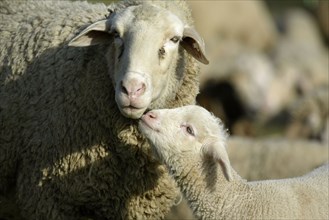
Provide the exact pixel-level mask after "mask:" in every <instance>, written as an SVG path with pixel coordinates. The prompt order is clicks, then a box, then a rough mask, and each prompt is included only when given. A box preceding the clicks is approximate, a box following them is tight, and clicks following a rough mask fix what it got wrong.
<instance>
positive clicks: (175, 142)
mask: <svg viewBox="0 0 329 220" xmlns="http://www.w3.org/2000/svg"><path fill="white" fill-rule="evenodd" d="M139 128H140V130H141V132H142V133H143V134H144V135H145V136H146V137H147V138H148V139H149V141H150V142H151V144H152V146H153V147H154V148H155V151H156V153H157V154H158V156H159V157H160V158H161V159H163V160H165V159H166V158H170V157H171V156H170V155H175V154H181V155H182V154H186V155H188V154H191V153H192V154H194V153H197V154H199V153H200V150H202V148H203V146H206V145H207V144H208V143H210V142H215V141H221V142H225V139H226V132H225V130H224V129H223V126H222V124H221V122H220V121H219V119H217V118H215V117H214V116H213V115H212V114H211V113H209V112H208V111H207V110H205V109H204V108H202V107H199V106H193V105H191V106H184V107H180V108H176V109H161V110H152V111H150V112H148V113H146V114H144V115H143V116H142V118H141V120H140V123H139Z"/></svg>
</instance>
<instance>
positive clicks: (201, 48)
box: [181, 27, 209, 64]
mask: <svg viewBox="0 0 329 220" xmlns="http://www.w3.org/2000/svg"><path fill="white" fill-rule="evenodd" d="M181 45H182V47H183V48H184V49H185V50H186V51H187V52H188V53H189V54H191V55H192V56H193V57H194V58H195V59H197V60H198V61H200V62H201V63H204V64H209V61H208V59H207V57H206V48H205V44H204V41H203V39H202V38H201V37H200V35H199V34H198V32H196V30H195V29H194V28H191V27H185V29H184V33H183V39H182V42H181Z"/></svg>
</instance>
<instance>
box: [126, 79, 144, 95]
mask: <svg viewBox="0 0 329 220" xmlns="http://www.w3.org/2000/svg"><path fill="white" fill-rule="evenodd" d="M145 90H146V86H145V83H144V82H141V81H139V80H137V79H132V80H130V81H122V82H121V91H122V92H123V93H124V94H126V95H127V96H129V97H131V98H138V97H140V96H142V95H143V94H144V93H145Z"/></svg>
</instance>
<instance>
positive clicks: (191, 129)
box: [186, 126, 195, 136]
mask: <svg viewBox="0 0 329 220" xmlns="http://www.w3.org/2000/svg"><path fill="white" fill-rule="evenodd" d="M186 132H187V133H188V134H190V135H192V136H195V134H194V131H193V128H192V127H191V126H186Z"/></svg>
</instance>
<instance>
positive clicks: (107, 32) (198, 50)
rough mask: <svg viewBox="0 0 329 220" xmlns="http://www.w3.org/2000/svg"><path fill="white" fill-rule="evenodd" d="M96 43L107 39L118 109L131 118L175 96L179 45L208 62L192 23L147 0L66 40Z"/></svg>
mask: <svg viewBox="0 0 329 220" xmlns="http://www.w3.org/2000/svg"><path fill="white" fill-rule="evenodd" d="M97 44H107V45H109V50H108V52H107V54H106V56H107V60H108V70H109V73H110V76H111V79H112V83H113V85H114V87H115V101H116V103H117V105H118V107H119V109H120V111H121V113H122V114H123V115H124V116H125V117H128V118H133V119H137V118H140V117H141V116H142V114H143V113H144V112H145V111H146V110H148V109H152V108H159V107H161V106H163V105H164V103H166V101H167V100H168V99H170V98H171V99H172V98H174V97H175V94H176V92H177V90H178V87H179V86H180V84H181V81H180V80H181V78H182V77H183V73H176V66H177V60H178V59H179V57H178V56H179V55H178V54H179V53H178V48H179V45H181V46H182V48H184V49H185V50H186V51H187V52H188V53H189V54H191V55H192V56H193V57H194V58H196V59H197V60H199V61H200V62H202V63H205V64H208V60H207V58H206V57H205V46H204V43H203V40H202V39H201V37H200V36H199V34H198V33H197V32H196V31H195V30H194V29H193V28H191V27H188V26H185V25H184V24H183V22H182V21H181V20H180V19H179V18H178V17H177V16H176V15H174V14H173V13H171V12H169V11H168V10H165V9H162V8H159V7H156V6H152V5H150V4H148V3H145V2H144V3H141V4H140V5H137V6H129V7H127V8H125V9H122V10H119V11H118V12H113V13H111V15H110V17H109V18H108V19H106V20H102V21H98V22H95V23H94V24H91V25H90V26H89V27H87V28H86V29H85V30H83V31H82V32H81V33H80V34H79V35H78V36H76V37H75V38H73V39H72V40H71V41H70V43H69V46H77V47H82V46H91V45H97ZM182 68H183V67H182Z"/></svg>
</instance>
